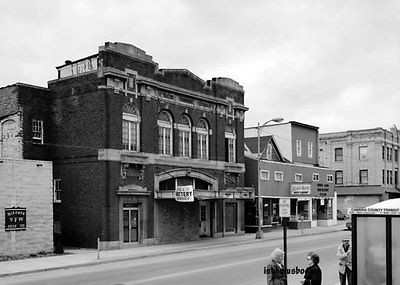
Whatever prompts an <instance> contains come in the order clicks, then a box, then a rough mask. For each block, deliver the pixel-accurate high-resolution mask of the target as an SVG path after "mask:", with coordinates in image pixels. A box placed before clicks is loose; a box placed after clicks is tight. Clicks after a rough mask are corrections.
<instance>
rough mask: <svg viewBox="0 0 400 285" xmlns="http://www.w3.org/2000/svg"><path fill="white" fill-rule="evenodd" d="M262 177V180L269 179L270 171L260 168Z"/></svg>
mask: <svg viewBox="0 0 400 285" xmlns="http://www.w3.org/2000/svg"><path fill="white" fill-rule="evenodd" d="M260 179H261V180H269V171H268V170H260Z"/></svg>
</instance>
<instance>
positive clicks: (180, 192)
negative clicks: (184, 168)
mask: <svg viewBox="0 0 400 285" xmlns="http://www.w3.org/2000/svg"><path fill="white" fill-rule="evenodd" d="M175 200H176V201H178V202H194V195H193V185H187V186H178V187H177V188H176V190H175Z"/></svg>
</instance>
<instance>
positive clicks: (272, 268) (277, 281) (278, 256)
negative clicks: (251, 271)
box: [265, 248, 286, 285]
mask: <svg viewBox="0 0 400 285" xmlns="http://www.w3.org/2000/svg"><path fill="white" fill-rule="evenodd" d="M283 255H284V252H283V250H281V249H280V248H275V249H274V251H273V252H272V253H271V255H270V256H269V257H268V263H267V268H266V272H265V273H266V274H267V284H268V285H286V279H285V272H284V270H285V269H284V267H283V264H282V261H283Z"/></svg>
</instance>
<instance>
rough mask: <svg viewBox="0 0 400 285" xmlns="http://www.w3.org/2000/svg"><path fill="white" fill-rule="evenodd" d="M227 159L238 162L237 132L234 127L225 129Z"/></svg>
mask: <svg viewBox="0 0 400 285" xmlns="http://www.w3.org/2000/svg"><path fill="white" fill-rule="evenodd" d="M225 160H226V161H227V162H236V134H235V130H234V129H233V128H232V127H227V128H226V130H225Z"/></svg>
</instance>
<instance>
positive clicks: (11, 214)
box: [5, 207, 26, 231]
mask: <svg viewBox="0 0 400 285" xmlns="http://www.w3.org/2000/svg"><path fill="white" fill-rule="evenodd" d="M5 214H6V216H5V230H6V231H20V230H26V208H16V207H14V208H6V209H5Z"/></svg>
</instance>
